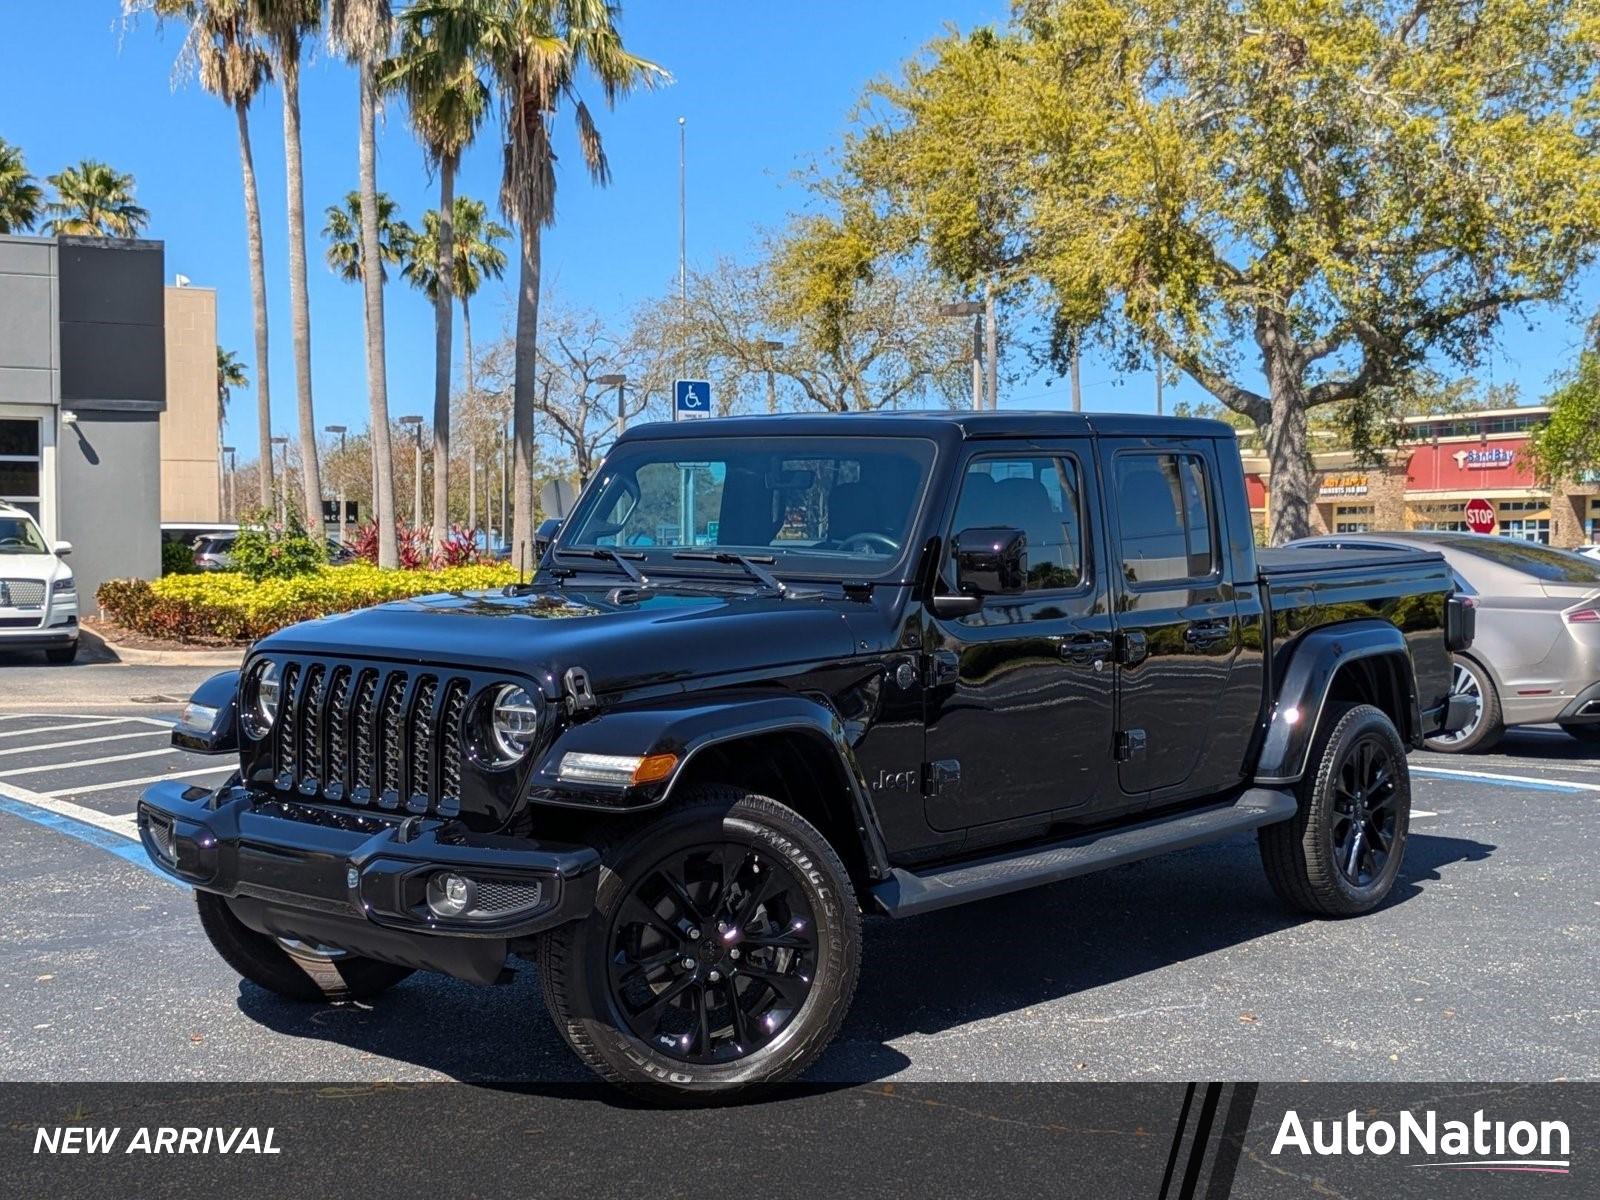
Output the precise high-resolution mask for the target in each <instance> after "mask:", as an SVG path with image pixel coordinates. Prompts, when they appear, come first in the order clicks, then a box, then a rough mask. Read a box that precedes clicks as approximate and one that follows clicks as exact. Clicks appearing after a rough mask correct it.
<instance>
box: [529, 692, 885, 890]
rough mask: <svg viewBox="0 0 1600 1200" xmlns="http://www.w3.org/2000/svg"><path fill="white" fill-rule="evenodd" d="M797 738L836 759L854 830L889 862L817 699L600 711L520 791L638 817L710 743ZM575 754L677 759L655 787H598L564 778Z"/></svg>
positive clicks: (833, 725)
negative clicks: (570, 755) (795, 735)
mask: <svg viewBox="0 0 1600 1200" xmlns="http://www.w3.org/2000/svg"><path fill="white" fill-rule="evenodd" d="M788 732H796V733H802V734H805V735H807V736H809V737H812V738H814V739H816V742H817V750H818V752H819V753H822V754H831V755H833V756H834V758H835V759H836V760H837V764H838V767H839V770H840V774H841V776H842V777H843V778H844V780H845V782H846V788H847V791H848V793H849V800H850V804H851V807H852V809H853V812H854V816H855V823H856V826H857V828H858V829H859V830H860V831H861V833H862V837H863V840H864V841H865V843H866V849H867V853H868V860H869V861H870V862H873V863H883V862H886V858H885V856H884V852H883V840H882V837H881V835H880V833H879V831H878V825H877V819H876V816H875V815H874V812H873V808H872V804H871V801H870V799H869V792H868V789H867V782H866V779H865V777H864V775H863V773H862V770H861V765H860V763H859V762H858V761H857V760H856V755H855V750H854V749H853V748H852V747H851V744H850V740H849V737H848V730H847V729H846V727H845V723H844V722H843V720H841V719H840V717H839V715H838V713H836V712H834V711H833V709H832V708H830V707H828V706H827V705H826V704H823V703H821V702H820V701H817V700H814V699H812V698H810V697H806V696H799V695H790V694H786V695H781V696H771V695H758V696H751V695H742V696H722V697H718V698H715V699H710V698H698V699H696V698H687V697H686V698H679V699H675V700H673V701H670V702H667V703H663V704H654V705H649V706H641V707H639V708H621V709H612V710H609V711H603V712H601V713H600V714H599V715H598V716H595V717H592V718H590V719H589V720H587V721H582V722H580V723H577V724H574V725H570V726H568V727H567V728H566V729H564V730H562V731H561V733H560V734H559V736H557V738H556V739H555V741H554V742H553V743H551V745H550V746H549V747H548V748H547V749H546V750H545V752H544V753H543V754H542V755H541V756H540V759H539V761H538V763H537V764H536V765H535V767H534V770H533V773H532V774H531V775H530V777H529V780H528V785H527V787H526V789H525V790H524V796H525V798H526V799H527V800H529V801H530V802H532V803H535V804H546V805H556V806H559V807H563V808H580V809H589V810H600V811H608V812H640V811H645V810H649V809H653V808H658V807H660V806H661V805H663V804H665V803H667V802H668V801H669V800H670V799H671V798H672V795H673V793H674V792H675V791H676V790H677V788H678V785H679V782H680V781H681V780H682V779H683V778H684V776H685V774H686V771H687V769H688V767H689V765H690V764H691V763H692V762H693V761H694V759H695V757H696V756H697V755H698V754H700V753H702V752H703V751H705V750H707V749H709V748H710V747H712V746H718V745H723V744H726V743H728V742H735V741H739V740H741V739H745V738H752V737H757V736H760V735H762V734H772V733H788ZM573 751H581V752H588V753H591V754H621V755H630V756H638V757H646V756H649V755H655V754H672V755H675V756H676V757H677V763H676V764H675V765H674V767H673V770H672V772H671V774H669V775H668V776H666V777H665V778H664V779H661V780H658V781H656V782H654V783H648V784H642V785H635V786H630V787H626V788H623V787H602V786H596V785H585V784H580V783H575V782H573V781H571V780H563V779H562V778H561V775H560V769H561V760H562V758H563V757H564V756H565V755H567V754H568V753H571V752H573Z"/></svg>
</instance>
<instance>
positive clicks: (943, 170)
mask: <svg viewBox="0 0 1600 1200" xmlns="http://www.w3.org/2000/svg"><path fill="white" fill-rule="evenodd" d="M1597 48H1600V16H1597V10H1596V6H1595V4H1594V3H1593V0H1465V2H1461V3H1453V4H1449V5H1438V4H1433V3H1430V2H1429V0H1400V2H1395V0H1338V2H1335V0H1302V2H1300V3H1296V4H1284V3H1281V0H1021V2H1020V3H1019V4H1018V5H1017V6H1016V10H1015V16H1014V19H1013V22H1012V24H1011V26H1010V27H1009V28H1007V29H1005V30H1003V31H994V30H987V29H985V30H979V31H977V32H975V33H973V34H971V35H966V36H962V35H958V34H954V33H952V34H949V35H947V36H946V37H944V38H943V39H941V40H940V41H937V42H935V43H934V44H933V45H932V46H931V47H930V49H929V52H928V53H927V54H926V55H925V56H924V57H922V58H920V59H918V60H916V61H915V62H913V63H912V64H910V65H909V66H908V67H907V68H906V69H905V71H904V73H903V75H902V77H901V79H899V80H898V81H896V82H894V83H890V84H885V85H881V86H880V87H879V88H877V89H875V91H874V92H873V93H872V94H871V96H870V97H869V100H868V102H867V105H866V106H865V109H864V112H863V117H862V127H861V128H860V130H859V131H858V132H857V133H856V135H855V136H854V137H853V138H852V140H851V143H850V145H849V146H848V147H847V159H846V162H847V169H848V173H849V174H850V176H851V177H852V178H853V179H855V180H856V181H858V186H860V187H861V188H862V189H863V190H867V191H876V192H878V193H880V195H881V197H882V198H881V199H880V200H879V201H878V203H879V204H880V205H881V206H882V207H883V208H884V210H885V211H888V210H890V209H894V210H898V211H901V212H903V213H905V214H906V216H907V217H908V219H911V220H913V221H914V222H915V223H916V224H917V226H918V229H919V233H920V235H921V237H922V238H923V239H924V240H925V242H926V244H927V245H928V247H929V252H930V254H931V255H932V257H933V260H934V262H935V263H936V264H937V265H940V266H941V267H943V268H945V269H946V270H948V271H950V272H951V273H952V274H955V275H956V276H957V277H958V278H962V279H975V278H985V279H993V280H994V281H995V283H996V285H997V286H1001V287H1014V286H1035V287H1038V288H1039V289H1040V290H1041V292H1042V293H1043V294H1044V295H1045V296H1046V297H1048V304H1049V311H1050V314H1051V322H1052V325H1053V346H1054V349H1055V350H1056V351H1057V352H1058V354H1060V353H1061V352H1063V351H1064V350H1065V349H1067V348H1070V347H1071V346H1073V345H1075V344H1076V343H1077V342H1078V340H1079V339H1081V338H1084V337H1088V336H1094V337H1098V338H1100V339H1102V340H1103V341H1105V342H1107V343H1108V344H1109V345H1110V346H1112V347H1113V348H1114V349H1115V350H1117V351H1118V352H1119V354H1120V355H1121V356H1122V357H1123V358H1124V359H1125V360H1126V361H1129V362H1130V363H1131V362H1136V361H1139V360H1141V359H1143V358H1144V357H1145V356H1146V355H1148V354H1149V353H1150V351H1151V350H1152V349H1154V350H1156V351H1159V352H1160V353H1161V354H1162V355H1163V356H1165V357H1166V358H1167V359H1168V360H1169V361H1170V362H1172V363H1174V364H1176V365H1177V367H1179V368H1180V369H1181V370H1183V371H1185V372H1186V373H1187V374H1189V375H1190V376H1191V377H1193V378H1194V379H1195V380H1196V381H1197V382H1198V383H1200V384H1201V385H1202V386H1203V387H1205V388H1206V389H1207V390H1208V391H1209V392H1210V393H1211V394H1212V395H1214V396H1215V397H1217V399H1219V400H1220V401H1221V402H1222V403H1224V404H1226V405H1227V406H1228V407H1229V408H1230V409H1232V410H1233V411H1235V412H1238V413H1240V414H1242V415H1244V416H1246V417H1248V418H1249V419H1250V420H1251V421H1253V422H1254V423H1255V424H1256V425H1257V427H1258V428H1259V430H1260V433H1261V438H1262V442H1263V445H1264V446H1265V449H1266V451H1267V455H1268V458H1269V462H1270V469H1271V473H1272V482H1271V500H1270V504H1271V519H1272V528H1271V534H1272V539H1273V540H1274V541H1282V540H1285V539H1288V538H1292V537H1297V536H1301V535H1303V534H1305V533H1307V532H1309V513H1310V506H1311V504H1312V503H1313V502H1314V500H1315V484H1314V475H1313V472H1312V468H1311V462H1310V457H1309V454H1308V449H1307V437H1306V430H1307V421H1308V414H1309V413H1310V412H1312V411H1313V410H1314V409H1316V408H1318V407H1319V406H1322V405H1335V404H1341V403H1349V402H1353V401H1354V402H1360V401H1361V400H1362V399H1363V397H1366V396H1368V395H1369V394H1371V393H1373V391H1374V390H1375V389H1379V388H1382V387H1385V386H1392V385H1395V384H1397V383H1399V382H1400V381H1402V380H1404V378H1405V377H1406V376H1407V374H1408V373H1411V372H1414V371H1416V370H1418V369H1419V368H1422V367H1423V366H1425V365H1427V364H1429V363H1443V364H1448V365H1452V366H1466V367H1470V366H1471V365H1473V364H1474V363H1476V362H1477V361H1478V360H1479V359H1480V357H1481V355H1482V354H1483V353H1484V351H1485V350H1486V349H1487V348H1488V347H1489V345H1490V343H1491V340H1492V338H1493V336H1494V333H1495V330H1496V328H1497V326H1498V323H1499V321H1500V319H1501V318H1502V317H1503V316H1504V315H1506V314H1507V313H1509V312H1511V311H1514V310H1516V309H1518V308H1520V307H1523V306H1527V305H1533V304H1539V303H1545V302H1552V301H1560V300H1561V299H1562V298H1563V296H1564V292H1565V290H1566V289H1567V287H1568V285H1569V284H1570V282H1571V281H1572V279H1573V277H1574V275H1575V274H1576V273H1577V272H1578V271H1579V270H1580V269H1581V268H1582V267H1583V266H1584V265H1586V264H1587V263H1589V262H1591V261H1592V260H1593V258H1594V255H1595V249H1596V246H1597V243H1600V156H1597V154H1596V150H1597V142H1596V139H1597V130H1596V122H1595V117H1594V112H1595V105H1596V102H1597V101H1600V88H1597V82H1596V81H1597V71H1596V55H1597Z"/></svg>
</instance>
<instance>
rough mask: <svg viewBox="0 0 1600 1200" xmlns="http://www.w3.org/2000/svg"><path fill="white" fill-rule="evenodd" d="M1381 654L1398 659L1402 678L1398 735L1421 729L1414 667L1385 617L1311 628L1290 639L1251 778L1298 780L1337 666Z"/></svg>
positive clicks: (1267, 781) (1275, 782) (1280, 781)
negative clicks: (1402, 710) (1404, 709)
mask: <svg viewBox="0 0 1600 1200" xmlns="http://www.w3.org/2000/svg"><path fill="white" fill-rule="evenodd" d="M1382 657H1393V658H1396V659H1398V660H1399V665H1400V668H1401V670H1402V672H1403V679H1404V680H1405V683H1406V697H1405V703H1406V704H1407V705H1408V706H1409V711H1408V712H1406V713H1405V714H1404V717H1405V719H1406V722H1407V724H1408V725H1409V730H1408V729H1407V728H1404V727H1403V728H1402V729H1401V730H1400V736H1401V738H1402V740H1403V739H1405V738H1407V737H1408V736H1410V734H1411V733H1412V732H1414V731H1417V730H1420V729H1421V728H1422V717H1421V714H1420V713H1419V711H1418V709H1417V687H1416V673H1415V671H1414V670H1413V668H1412V664H1411V651H1410V649H1409V648H1408V647H1407V645H1406V639H1405V634H1403V633H1401V632H1400V630H1399V629H1398V628H1396V627H1395V626H1394V625H1391V624H1389V623H1388V622H1387V621H1375V620H1374V621H1350V622H1346V623H1344V624H1340V625H1327V626H1324V627H1322V628H1320V629H1313V630H1311V631H1309V632H1308V633H1305V634H1302V635H1301V637H1300V638H1299V640H1298V641H1296V642H1295V644H1294V646H1293V648H1292V649H1291V652H1290V656H1289V661H1288V664H1287V666H1285V667H1284V669H1283V670H1282V672H1281V673H1280V674H1279V678H1278V693H1277V700H1276V702H1275V703H1274V704H1273V706H1272V712H1271V714H1270V715H1269V717H1268V718H1267V728H1266V733H1265V735H1264V737H1263V738H1262V743H1261V755H1260V757H1259V759H1258V760H1257V763H1256V776H1255V781H1256V783H1258V784H1260V785H1262V786H1264V787H1265V786H1281V785H1283V784H1292V783H1297V782H1299V780H1300V777H1301V776H1302V775H1304V774H1305V770H1306V759H1307V757H1308V756H1309V754H1310V752H1311V740H1312V739H1313V738H1314V737H1315V736H1316V733H1317V728H1318V726H1319V725H1320V724H1321V722H1322V720H1323V715H1324V710H1325V709H1326V707H1327V703H1328V695H1329V693H1330V692H1331V690H1332V688H1333V683H1334V679H1335V678H1336V677H1337V676H1338V674H1339V671H1340V669H1341V668H1343V667H1345V666H1346V665H1347V664H1349V663H1353V662H1358V661H1361V660H1363V659H1373V658H1382Z"/></svg>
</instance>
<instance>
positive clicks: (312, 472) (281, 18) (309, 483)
mask: <svg viewBox="0 0 1600 1200" xmlns="http://www.w3.org/2000/svg"><path fill="white" fill-rule="evenodd" d="M248 3H249V6H250V10H249V21H250V28H251V29H252V30H253V31H255V33H257V34H258V35H259V36H260V37H261V39H262V40H263V41H264V42H265V43H266V46H267V49H268V51H269V52H270V53H271V55H272V67H273V72H274V73H275V74H276V75H277V77H278V82H279V83H280V84H281V85H282V87H283V159H284V184H285V191H286V193H287V208H288V214H289V335H290V340H291V341H292V342H293V344H294V382H295V407H296V409H297V415H298V417H299V423H300V486H301V491H302V494H303V496H304V499H305V513H306V528H308V529H311V530H320V529H321V528H322V472H321V470H320V468H319V466H318V463H317V414H316V412H315V410H314V408H313V406H312V402H311V301H310V299H309V297H308V295H307V287H306V189H305V172H304V168H303V167H302V164H301V159H300V55H301V52H302V51H303V50H304V48H305V39H306V35H307V34H310V33H314V32H315V31H316V29H317V25H318V23H319V22H320V21H321V19H322V3H321V0H248Z"/></svg>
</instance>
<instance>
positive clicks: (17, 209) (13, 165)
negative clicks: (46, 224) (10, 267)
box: [0, 138, 44, 233]
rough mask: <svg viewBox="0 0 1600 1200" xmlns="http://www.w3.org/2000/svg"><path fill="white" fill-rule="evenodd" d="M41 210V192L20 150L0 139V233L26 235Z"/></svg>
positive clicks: (42, 205) (18, 147) (42, 198)
mask: <svg viewBox="0 0 1600 1200" xmlns="http://www.w3.org/2000/svg"><path fill="white" fill-rule="evenodd" d="M43 207H44V192H43V191H41V190H40V188H39V184H38V183H37V182H36V181H35V180H34V178H33V175H32V174H31V173H30V172H29V171H28V164H27V163H25V162H24V161H23V160H22V148H21V147H20V146H13V145H12V144H11V143H10V142H8V141H6V140H5V138H0V233H26V232H27V231H28V230H30V229H32V228H33V227H34V224H35V223H36V222H37V221H38V220H39V212H40V210H41V209H42V208H43Z"/></svg>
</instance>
